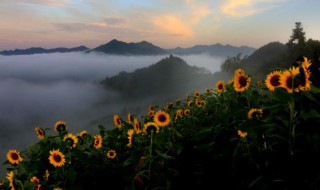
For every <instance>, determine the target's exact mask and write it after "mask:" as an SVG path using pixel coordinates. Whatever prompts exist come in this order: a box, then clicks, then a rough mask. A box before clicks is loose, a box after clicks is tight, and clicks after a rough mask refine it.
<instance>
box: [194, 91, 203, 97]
mask: <svg viewBox="0 0 320 190" xmlns="http://www.w3.org/2000/svg"><path fill="white" fill-rule="evenodd" d="M193 96H194V97H195V98H200V96H201V93H200V92H199V91H195V92H194V93H193Z"/></svg>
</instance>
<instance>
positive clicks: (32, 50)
mask: <svg viewBox="0 0 320 190" xmlns="http://www.w3.org/2000/svg"><path fill="white" fill-rule="evenodd" d="M88 49H89V48H88V47H86V46H77V47H73V48H65V47H57V48H50V49H45V48H42V47H31V48H27V49H14V50H4V51H1V52H0V55H32V54H43V53H67V52H79V51H86V50H88Z"/></svg>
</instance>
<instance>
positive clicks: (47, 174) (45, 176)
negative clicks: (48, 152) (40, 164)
mask: <svg viewBox="0 0 320 190" xmlns="http://www.w3.org/2000/svg"><path fill="white" fill-rule="evenodd" d="M49 176H50V173H49V170H46V172H45V174H44V175H43V178H45V179H46V180H48V179H49Z"/></svg>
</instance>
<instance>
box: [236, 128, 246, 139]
mask: <svg viewBox="0 0 320 190" xmlns="http://www.w3.org/2000/svg"><path fill="white" fill-rule="evenodd" d="M238 135H239V136H240V137H241V138H244V137H246V136H247V135H248V133H247V132H243V131H241V130H238Z"/></svg>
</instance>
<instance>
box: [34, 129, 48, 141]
mask: <svg viewBox="0 0 320 190" xmlns="http://www.w3.org/2000/svg"><path fill="white" fill-rule="evenodd" d="M34 130H35V131H36V133H37V136H38V138H39V139H43V137H44V136H45V135H46V133H45V131H44V130H43V129H42V128H41V127H35V128H34Z"/></svg>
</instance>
